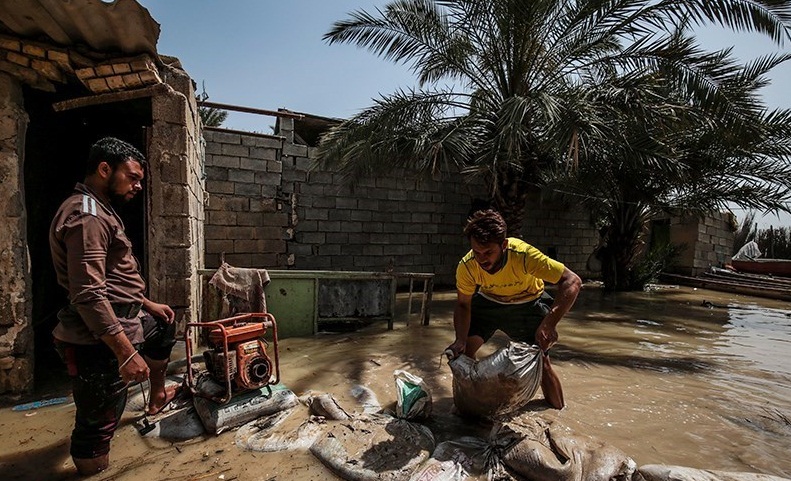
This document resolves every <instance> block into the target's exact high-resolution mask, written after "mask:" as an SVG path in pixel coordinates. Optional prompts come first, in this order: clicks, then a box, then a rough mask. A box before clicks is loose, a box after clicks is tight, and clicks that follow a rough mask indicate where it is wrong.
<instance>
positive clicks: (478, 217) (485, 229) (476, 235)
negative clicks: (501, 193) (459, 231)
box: [464, 209, 508, 244]
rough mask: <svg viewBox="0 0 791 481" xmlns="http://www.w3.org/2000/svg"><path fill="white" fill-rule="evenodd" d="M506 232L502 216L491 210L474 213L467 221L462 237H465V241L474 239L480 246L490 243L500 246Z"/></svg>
mask: <svg viewBox="0 0 791 481" xmlns="http://www.w3.org/2000/svg"><path fill="white" fill-rule="evenodd" d="M507 232H508V227H507V226H506V224H505V220H504V219H503V216H501V215H500V213H499V212H497V211H495V210H492V209H485V210H479V211H476V212H474V213H473V214H472V215H471V216H470V217H469V218H468V219H467V225H466V226H465V227H464V235H466V236H467V239H475V240H476V241H478V242H480V243H481V244H489V243H491V242H496V243H498V244H502V242H503V241H504V240H505V238H506V234H507Z"/></svg>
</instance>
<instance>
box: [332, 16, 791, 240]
mask: <svg viewBox="0 0 791 481" xmlns="http://www.w3.org/2000/svg"><path fill="white" fill-rule="evenodd" d="M789 19H791V2H789V1H777V0H762V1H749V0H721V1H717V2H713V1H710V0H675V1H670V0H664V1H662V0H660V1H656V0H611V1H605V0H576V1H575V0H500V1H494V2H491V1H483V0H395V1H392V2H391V3H389V4H388V5H386V6H385V7H384V8H383V9H381V10H379V9H377V10H376V12H375V13H368V12H366V11H363V10H360V11H357V12H354V13H352V14H351V15H350V17H349V19H348V20H343V21H339V22H336V23H335V24H334V25H333V27H332V29H331V30H330V31H329V32H328V33H327V34H325V36H324V38H325V40H326V41H328V42H329V43H331V44H333V43H351V44H355V45H357V46H359V47H363V48H367V49H368V50H370V51H372V52H373V53H374V54H376V55H378V56H380V57H383V58H385V59H387V60H391V61H393V62H402V63H407V64H409V65H410V66H411V68H412V70H413V71H414V73H415V75H416V76H417V80H418V82H419V88H416V89H410V90H401V91H398V92H395V93H393V94H390V95H385V96H382V97H381V98H380V99H377V100H376V101H375V104H374V105H373V106H371V107H370V108H368V109H365V110H363V111H362V112H361V113H360V114H358V115H356V116H354V117H352V118H351V119H349V120H348V121H346V122H344V123H342V124H340V125H339V126H337V127H335V128H333V129H332V130H331V131H330V132H328V133H327V134H326V135H325V137H324V138H323V140H322V142H321V145H320V150H319V161H320V162H321V163H322V164H324V166H325V167H332V168H334V169H336V170H338V171H340V172H342V173H345V174H346V175H348V176H350V177H355V176H359V175H366V174H370V173H372V172H379V171H382V170H384V169H389V168H395V167H404V168H408V169H414V170H417V171H420V172H424V173H431V174H435V175H436V174H439V173H442V172H446V171H449V170H454V169H461V170H462V171H464V172H466V173H468V174H470V175H472V176H480V177H482V178H483V179H484V180H485V182H486V185H488V186H489V191H490V194H491V198H492V201H493V202H494V204H495V205H496V207H497V208H498V209H499V210H500V211H501V212H502V213H503V215H504V216H505V218H506V220H507V221H508V223H509V228H510V230H511V231H512V232H518V231H519V230H520V226H521V220H522V215H523V208H524V203H525V198H526V195H527V193H528V191H529V189H531V188H534V187H537V186H539V185H540V184H541V181H540V174H541V173H542V172H544V171H546V170H548V169H550V168H552V167H553V166H556V165H558V164H559V163H563V162H566V161H568V160H571V161H572V163H574V161H578V160H580V159H582V158H587V157H588V153H587V152H588V150H589V149H590V148H592V147H594V146H595V147H600V144H599V143H598V142H595V141H594V140H592V139H595V138H604V136H603V135H602V134H603V132H606V131H607V128H606V127H607V122H609V120H610V119H607V118H606V117H596V116H592V115H589V114H590V113H591V108H592V107H591V105H590V104H589V103H588V102H589V100H590V92H586V90H585V89H584V88H582V87H595V86H596V85H599V84H601V83H602V82H601V79H602V78H605V79H606V78H611V77H612V76H613V75H616V74H617V76H618V77H620V78H624V79H629V78H632V77H640V76H642V75H644V74H645V72H646V71H647V70H648V71H654V72H663V74H664V75H665V77H666V78H669V79H672V81H673V82H674V83H675V84H679V85H682V84H683V85H687V86H688V87H689V89H688V90H689V91H692V92H694V93H695V95H696V96H697V99H698V100H697V102H699V103H701V104H702V105H710V106H711V108H712V109H713V110H716V109H719V111H720V112H726V111H727V110H728V108H729V106H728V103H727V102H724V101H723V98H724V97H723V96H722V95H719V96H718V95H717V93H718V91H719V90H718V89H719V87H718V85H717V84H716V83H715V82H714V81H713V80H712V79H711V78H709V77H708V75H709V74H710V72H708V71H706V70H701V68H700V66H701V59H700V58H688V56H689V48H682V47H684V46H685V45H683V44H679V43H678V42H677V41H676V40H674V39H675V36H676V31H675V29H676V27H677V26H678V25H681V24H688V23H695V24H700V23H704V22H713V23H716V24H720V25H724V26H726V27H730V28H733V29H735V30H741V31H755V32H759V33H761V34H764V35H767V36H768V37H770V38H772V39H774V40H775V41H777V42H780V41H782V40H783V39H788V38H789V31H788V24H789ZM686 47H689V46H688V45H686ZM704 64H705V62H704ZM586 134H587V135H588V137H590V139H591V140H589V139H588V138H586V137H585V135H586ZM613 148H614V149H617V148H618V147H613ZM575 165H576V164H575Z"/></svg>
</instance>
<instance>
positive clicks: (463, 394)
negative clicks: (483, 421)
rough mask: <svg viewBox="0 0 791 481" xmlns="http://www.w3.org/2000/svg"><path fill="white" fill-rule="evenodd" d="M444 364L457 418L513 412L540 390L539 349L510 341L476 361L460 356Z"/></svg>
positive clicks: (540, 361)
mask: <svg viewBox="0 0 791 481" xmlns="http://www.w3.org/2000/svg"><path fill="white" fill-rule="evenodd" d="M448 364H449V365H450V369H451V371H452V372H453V402H454V404H455V405H456V409H457V410H458V411H459V413H460V414H466V415H471V416H478V417H490V416H495V415H502V414H508V413H511V412H514V411H516V410H518V409H520V408H521V407H523V406H524V405H525V404H527V402H528V401H530V399H532V398H533V396H535V394H536V391H538V388H539V387H540V386H541V369H542V366H543V356H542V355H541V349H540V348H539V347H538V346H531V345H529V344H525V343H523V342H517V341H511V342H510V343H508V345H507V346H505V347H502V348H500V349H498V350H497V351H495V352H494V353H492V354H491V355H489V356H487V357H484V358H482V359H480V360H477V361H476V360H474V359H472V358H470V357H468V356H465V355H463V354H462V355H461V356H459V357H457V358H456V359H453V360H451V361H450V362H449V363H448Z"/></svg>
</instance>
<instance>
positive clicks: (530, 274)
mask: <svg viewBox="0 0 791 481" xmlns="http://www.w3.org/2000/svg"><path fill="white" fill-rule="evenodd" d="M506 230H507V229H506V224H505V221H504V220H503V218H502V216H501V215H500V214H499V213H497V212H495V211H493V210H480V211H477V212H475V213H474V214H473V215H472V216H471V217H470V218H469V219H468V221H467V225H466V227H465V228H464V234H465V235H466V236H467V238H468V239H469V240H470V244H471V246H472V250H470V252H468V253H467V255H465V256H464V257H463V258H462V259H461V261H460V262H459V265H458V267H457V268H456V289H457V295H458V299H457V301H456V308H455V310H454V312H453V325H454V328H455V330H456V340H455V341H454V342H453V344H451V345H450V346H449V347H448V349H450V350H451V351H452V352H453V355H454V357H455V356H459V355H461V354H466V355H467V356H470V357H472V358H475V353H476V352H477V351H478V349H479V348H480V347H481V345H483V343H484V342H486V341H487V340H488V339H489V338H490V337H491V336H492V334H494V331H495V330H497V329H500V330H502V331H504V332H506V333H507V334H508V335H509V336H510V337H511V338H513V339H515V340H519V341H523V342H527V343H530V344H537V345H538V346H539V347H540V348H541V350H542V351H543V353H544V359H543V361H544V362H543V366H544V367H543V372H542V376H541V390H542V392H543V393H544V398H545V399H546V401H547V402H548V403H549V404H550V405H551V406H552V407H554V408H556V409H562V408H563V406H564V405H565V404H564V401H563V389H562V388H561V385H560V379H559V378H558V376H557V374H555V372H554V371H553V370H552V365H551V364H550V362H549V355H548V352H549V349H550V348H551V347H552V345H553V344H555V343H556V342H557V340H558V331H557V325H558V322H560V319H561V318H562V317H563V315H565V314H566V313H567V312H568V311H569V309H571V306H572V305H573V304H574V301H575V300H576V299H577V295H578V294H579V290H580V286H581V285H582V282H581V281H580V278H579V276H577V274H575V273H574V272H572V271H571V270H570V269H569V268H567V267H566V266H564V265H563V264H561V263H560V262H557V261H555V260H553V259H550V258H549V257H547V256H546V255H544V254H543V253H542V252H541V251H539V250H538V249H536V248H535V247H533V246H531V245H530V244H527V243H526V242H524V241H522V240H519V239H516V238H513V237H506ZM545 281H546V282H550V283H552V284H557V286H558V290H557V293H556V297H555V299H554V300H553V299H552V297H551V296H549V294H547V293H546V292H545V291H544V282H545Z"/></svg>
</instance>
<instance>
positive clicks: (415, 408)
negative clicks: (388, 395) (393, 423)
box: [393, 369, 431, 419]
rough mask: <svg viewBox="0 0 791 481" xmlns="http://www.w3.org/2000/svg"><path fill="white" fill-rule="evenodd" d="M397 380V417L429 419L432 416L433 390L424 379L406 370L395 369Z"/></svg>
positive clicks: (394, 373) (394, 374)
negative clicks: (430, 389)
mask: <svg viewBox="0 0 791 481" xmlns="http://www.w3.org/2000/svg"><path fill="white" fill-rule="evenodd" d="M393 376H395V382H396V396H397V400H396V417H398V418H401V419H428V418H429V416H431V392H430V391H429V390H428V387H426V384H425V383H424V382H423V379H422V378H421V377H419V376H415V375H414V374H410V373H408V372H406V371H402V370H400V369H399V370H396V371H393Z"/></svg>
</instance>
